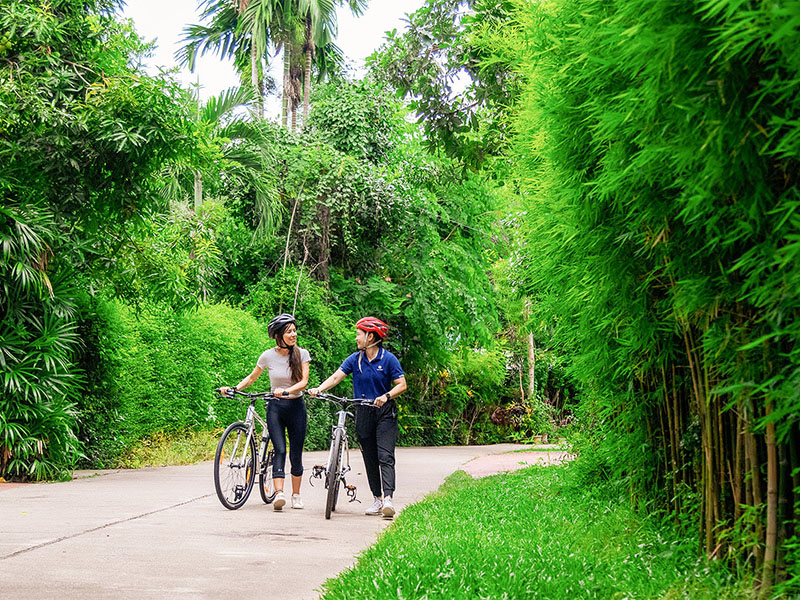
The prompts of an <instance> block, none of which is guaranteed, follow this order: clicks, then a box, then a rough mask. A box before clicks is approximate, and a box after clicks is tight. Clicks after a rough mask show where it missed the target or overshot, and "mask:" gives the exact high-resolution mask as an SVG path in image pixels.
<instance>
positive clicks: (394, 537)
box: [322, 466, 755, 600]
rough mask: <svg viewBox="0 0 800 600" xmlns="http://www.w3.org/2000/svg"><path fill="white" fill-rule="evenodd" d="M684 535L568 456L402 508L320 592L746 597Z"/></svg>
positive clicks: (467, 480) (451, 488) (464, 483)
mask: <svg viewBox="0 0 800 600" xmlns="http://www.w3.org/2000/svg"><path fill="white" fill-rule="evenodd" d="M696 548H697V544H696V542H695V541H694V540H681V539H679V538H678V537H677V536H676V535H675V534H674V533H673V532H672V531H671V530H670V529H669V528H668V527H665V526H663V525H662V524H661V523H660V522H659V521H656V520H655V519H652V518H647V517H642V516H641V515H637V514H635V513H634V512H633V511H632V510H631V509H630V508H629V507H628V505H627V504H626V503H624V502H621V501H619V500H618V499H611V498H609V497H608V494H605V493H603V492H602V490H594V491H593V490H588V489H585V488H583V489H582V488H579V487H577V486H575V485H574V484H573V483H572V475H571V471H570V469H569V466H563V467H545V468H543V467H530V468H527V469H524V470H521V471H516V472H514V473H510V474H503V475H497V476H494V477H487V478H485V479H480V480H473V479H472V478H471V477H470V476H469V475H466V474H465V473H464V472H462V471H459V472H457V473H455V474H453V475H452V476H451V477H450V478H449V479H448V480H447V481H446V482H445V483H444V484H443V485H442V487H441V488H440V489H439V491H438V492H436V493H434V494H431V495H430V496H428V497H427V498H426V499H425V500H423V501H422V502H420V503H418V504H415V505H413V506H409V507H408V508H406V509H405V510H404V511H403V512H402V514H401V515H400V516H399V517H398V518H397V520H396V522H395V523H393V524H392V526H391V527H390V528H388V529H387V530H386V531H385V532H384V533H383V534H382V535H381V537H380V539H379V540H378V542H377V543H376V544H375V545H374V546H373V547H372V548H370V549H368V550H367V551H366V552H364V553H363V554H362V555H361V556H360V557H359V560H358V562H357V564H356V565H355V566H354V567H353V568H352V569H349V570H347V571H345V572H343V573H342V574H341V575H340V576H339V577H337V578H335V579H329V580H328V581H327V582H326V583H325V584H324V585H323V596H322V597H323V598H325V599H326V600H332V599H335V598H341V599H347V600H352V599H354V598H375V599H382V598H386V599H389V600H397V599H399V598H403V599H412V598H413V599H423V598H459V599H460V598H465V599H466V598H469V599H477V598H492V599H495V598H496V599H501V598H508V599H514V600H516V599H527V598H542V599H570V600H571V599H577V598H602V599H618V600H623V599H628V600H633V599H637V598H659V599H664V600H672V599H675V600H677V599H684V598H688V599H692V600H694V599H708V600H711V599H714V600H717V599H724V598H728V599H734V598H736V599H745V598H754V597H755V596H754V594H752V591H751V590H752V588H751V586H750V585H749V582H746V581H737V580H736V579H735V577H734V576H733V575H732V574H731V573H729V572H728V571H726V570H725V569H723V568H722V567H721V566H720V565H715V564H709V563H706V562H705V561H704V560H702V559H699V558H698V557H697V554H696Z"/></svg>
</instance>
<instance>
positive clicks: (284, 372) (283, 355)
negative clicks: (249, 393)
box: [220, 313, 311, 510]
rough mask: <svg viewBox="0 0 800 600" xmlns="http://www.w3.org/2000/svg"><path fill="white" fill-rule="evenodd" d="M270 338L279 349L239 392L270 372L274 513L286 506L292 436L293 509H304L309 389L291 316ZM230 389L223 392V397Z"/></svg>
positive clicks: (275, 325)
mask: <svg viewBox="0 0 800 600" xmlns="http://www.w3.org/2000/svg"><path fill="white" fill-rule="evenodd" d="M267 331H268V332H269V336H270V337H271V338H274V339H275V343H276V344H277V346H275V348H271V349H270V350H267V351H265V352H264V353H263V354H262V355H261V356H259V357H258V362H257V363H256V366H255V368H254V369H253V372H252V373H250V375H248V376H247V377H245V378H244V379H242V381H240V382H239V385H237V386H236V387H235V388H233V389H235V390H243V389H245V388H247V387H248V386H250V385H252V384H253V383H254V382H255V381H256V380H257V379H258V378H259V377H260V376H261V373H263V372H264V371H268V372H269V384H270V390H271V391H272V393H273V394H274V395H275V398H274V399H273V400H272V401H270V403H269V408H268V409H267V429H268V430H269V437H270V439H272V446H273V448H274V449H275V458H274V459H273V461H272V480H273V481H274V482H275V490H276V494H275V499H274V500H273V501H272V507H273V509H274V510H282V509H283V507H284V505H285V504H286V497H285V495H284V493H283V483H284V479H285V477H286V475H285V473H284V466H285V465H286V434H288V436H289V460H290V462H291V464H292V470H291V472H292V508H297V509H300V508H303V500H302V498H301V497H300V484H301V483H302V481H303V444H304V443H305V440H306V423H307V420H308V418H307V414H306V405H305V402H304V401H303V394H301V393H300V392H302V391H303V390H304V389H305V388H306V385H308V363H309V362H310V361H311V356H310V355H309V353H308V350H305V349H303V348H298V347H297V325H296V322H295V319H294V317H293V316H292V315H289V314H285V313H284V314H280V315H278V316H277V317H275V318H274V319H272V321H270V322H269V326H268V327H267ZM227 391H228V388H226V387H223V388H220V393H222V394H223V395H224V394H225V393H226V392H227Z"/></svg>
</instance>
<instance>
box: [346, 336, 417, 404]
mask: <svg viewBox="0 0 800 600" xmlns="http://www.w3.org/2000/svg"><path fill="white" fill-rule="evenodd" d="M359 356H361V352H354V353H353V354H351V355H350V356H348V357H347V358H346V359H345V360H344V362H343V363H342V366H341V367H339V369H340V370H341V371H342V372H343V373H344V374H345V375H349V374H350V373H352V374H353V398H366V399H368V400H372V399H374V398H377V397H378V396H380V395H382V394H385V393H386V392H388V391H389V390H391V389H392V388H393V387H394V384H393V383H392V381H394V380H395V379H399V378H400V377H403V375H404V373H403V368H402V367H401V366H400V361H399V360H397V357H396V356H395V355H394V354H392V353H391V352H389V351H388V350H386V349H385V348H380V349H379V350H378V354H377V356H375V358H373V359H372V362H370V361H369V360H367V355H366V354H364V355H363V356H361V364H360V365H359V361H358V357H359Z"/></svg>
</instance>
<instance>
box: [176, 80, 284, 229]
mask: <svg viewBox="0 0 800 600" xmlns="http://www.w3.org/2000/svg"><path fill="white" fill-rule="evenodd" d="M253 99H254V94H253V91H252V89H250V88H249V87H241V88H231V89H229V90H226V91H224V92H222V93H221V94H219V95H218V96H216V97H215V98H211V99H209V100H208V101H207V102H206V103H205V104H204V105H203V106H201V107H199V110H198V113H197V128H198V130H200V132H201V134H202V135H204V136H205V137H206V138H207V139H209V140H211V141H216V142H217V143H221V154H222V158H223V159H224V160H225V161H227V163H228V164H230V165H231V166H232V168H234V169H236V171H237V172H238V173H239V175H240V176H241V177H242V178H243V179H244V180H246V181H247V182H248V183H249V184H250V185H251V186H252V188H253V190H254V191H255V208H256V213H257V214H258V226H257V229H256V232H257V234H259V235H265V234H267V233H269V232H270V231H272V229H273V225H274V223H275V218H276V216H277V215H278V213H279V212H280V210H281V205H280V203H279V202H278V196H277V185H276V182H275V180H274V178H273V177H272V175H271V173H272V171H273V169H271V168H269V166H268V163H269V156H268V154H269V148H270V141H269V138H268V136H267V135H266V133H265V131H264V129H263V128H264V122H263V121H262V120H261V119H252V118H247V117H246V116H245V115H242V114H237V113H236V112H235V111H236V109H237V108H239V107H242V106H247V105H249V104H251V103H252V102H253ZM189 172H191V174H192V179H193V194H194V206H195V208H197V207H199V206H200V205H201V204H202V203H203V179H202V171H201V170H200V168H199V167H198V166H197V165H196V164H189V163H188V162H187V163H173V164H171V165H169V166H168V167H167V168H166V169H165V170H164V172H163V173H162V175H163V181H164V183H163V185H162V188H161V194H162V196H163V197H164V198H165V199H168V200H180V199H183V198H185V197H186V195H187V194H186V190H185V189H184V187H183V186H182V185H181V182H182V181H184V176H185V175H186V176H188V174H189Z"/></svg>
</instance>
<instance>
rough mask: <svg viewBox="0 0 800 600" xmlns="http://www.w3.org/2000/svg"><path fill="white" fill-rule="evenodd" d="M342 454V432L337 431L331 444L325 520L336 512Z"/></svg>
mask: <svg viewBox="0 0 800 600" xmlns="http://www.w3.org/2000/svg"><path fill="white" fill-rule="evenodd" d="M341 452H342V430H341V429H337V430H336V432H335V433H334V435H333V441H332V442H331V459H330V462H329V463H328V473H327V477H328V482H327V483H328V486H327V487H328V497H327V500H326V501H325V518H326V519H330V518H331V512H333V511H334V510H336V496H338V495H339V463H340V462H341V460H340V457H341Z"/></svg>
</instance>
